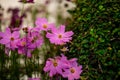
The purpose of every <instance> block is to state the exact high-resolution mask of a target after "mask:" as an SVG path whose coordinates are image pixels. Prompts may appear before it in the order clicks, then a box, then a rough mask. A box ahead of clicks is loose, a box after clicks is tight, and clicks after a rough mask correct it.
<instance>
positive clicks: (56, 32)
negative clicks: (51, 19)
mask: <svg viewBox="0 0 120 80" xmlns="http://www.w3.org/2000/svg"><path fill="white" fill-rule="evenodd" d="M73 34H74V33H73V32H72V31H67V32H65V26H64V25H61V26H60V27H59V28H58V29H57V28H55V27H53V28H52V33H50V32H47V35H46V37H47V38H49V40H50V42H51V43H53V44H55V45H62V44H65V43H66V42H69V41H70V40H72V37H71V36H72V35H73Z"/></svg>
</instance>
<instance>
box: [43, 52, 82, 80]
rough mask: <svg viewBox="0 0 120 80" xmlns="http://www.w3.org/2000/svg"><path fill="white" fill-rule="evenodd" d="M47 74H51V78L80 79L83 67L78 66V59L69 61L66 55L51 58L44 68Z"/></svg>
mask: <svg viewBox="0 0 120 80" xmlns="http://www.w3.org/2000/svg"><path fill="white" fill-rule="evenodd" d="M44 71H45V72H49V76H50V77H53V76H54V75H57V74H59V75H61V76H62V77H64V78H68V80H74V79H79V78H80V74H81V72H82V66H81V65H78V63H77V59H76V58H72V59H70V60H68V59H67V57H66V56H65V55H63V54H62V55H61V56H57V57H55V58H49V59H48V60H47V61H46V65H45V67H44Z"/></svg>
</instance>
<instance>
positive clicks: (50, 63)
mask: <svg viewBox="0 0 120 80" xmlns="http://www.w3.org/2000/svg"><path fill="white" fill-rule="evenodd" d="M44 71H45V72H49V76H50V77H53V76H54V75H56V74H62V64H61V63H60V60H58V59H52V58H49V59H48V60H47V61H46V65H45V67H44Z"/></svg>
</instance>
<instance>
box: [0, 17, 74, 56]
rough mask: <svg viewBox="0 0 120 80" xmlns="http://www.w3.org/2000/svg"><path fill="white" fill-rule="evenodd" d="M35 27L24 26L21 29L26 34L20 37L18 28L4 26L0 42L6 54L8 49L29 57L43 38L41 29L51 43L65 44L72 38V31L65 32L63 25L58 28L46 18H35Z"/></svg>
mask: <svg viewBox="0 0 120 80" xmlns="http://www.w3.org/2000/svg"><path fill="white" fill-rule="evenodd" d="M35 24H36V27H33V28H30V27H24V28H22V30H23V31H24V32H25V33H26V35H25V36H24V37H22V38H20V33H19V29H17V30H13V28H12V30H11V28H9V27H8V28H6V31H5V32H0V43H1V44H3V45H5V47H6V49H5V52H6V53H7V54H8V53H9V50H16V49H17V51H18V54H24V55H26V56H27V57H31V56H32V55H31V52H32V51H33V50H35V49H36V48H39V47H40V46H41V45H42V44H43V42H44V40H43V37H42V35H41V33H42V32H43V31H45V32H46V38H48V39H49V40H50V42H51V43H52V44H55V45H62V44H66V43H67V42H69V41H70V40H71V39H72V37H71V36H72V35H73V32H72V31H68V32H65V26H64V25H61V26H60V27H59V28H57V27H56V26H55V24H53V23H48V21H47V19H46V18H37V19H36V21H35Z"/></svg>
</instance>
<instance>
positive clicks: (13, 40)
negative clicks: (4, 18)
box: [0, 28, 19, 50]
mask: <svg viewBox="0 0 120 80" xmlns="http://www.w3.org/2000/svg"><path fill="white" fill-rule="evenodd" d="M0 35H2V39H0V43H1V44H4V45H5V47H7V48H9V49H12V50H14V49H15V48H17V41H18V39H19V32H18V31H14V32H11V30H10V28H6V31H5V32H4V33H0Z"/></svg>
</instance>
